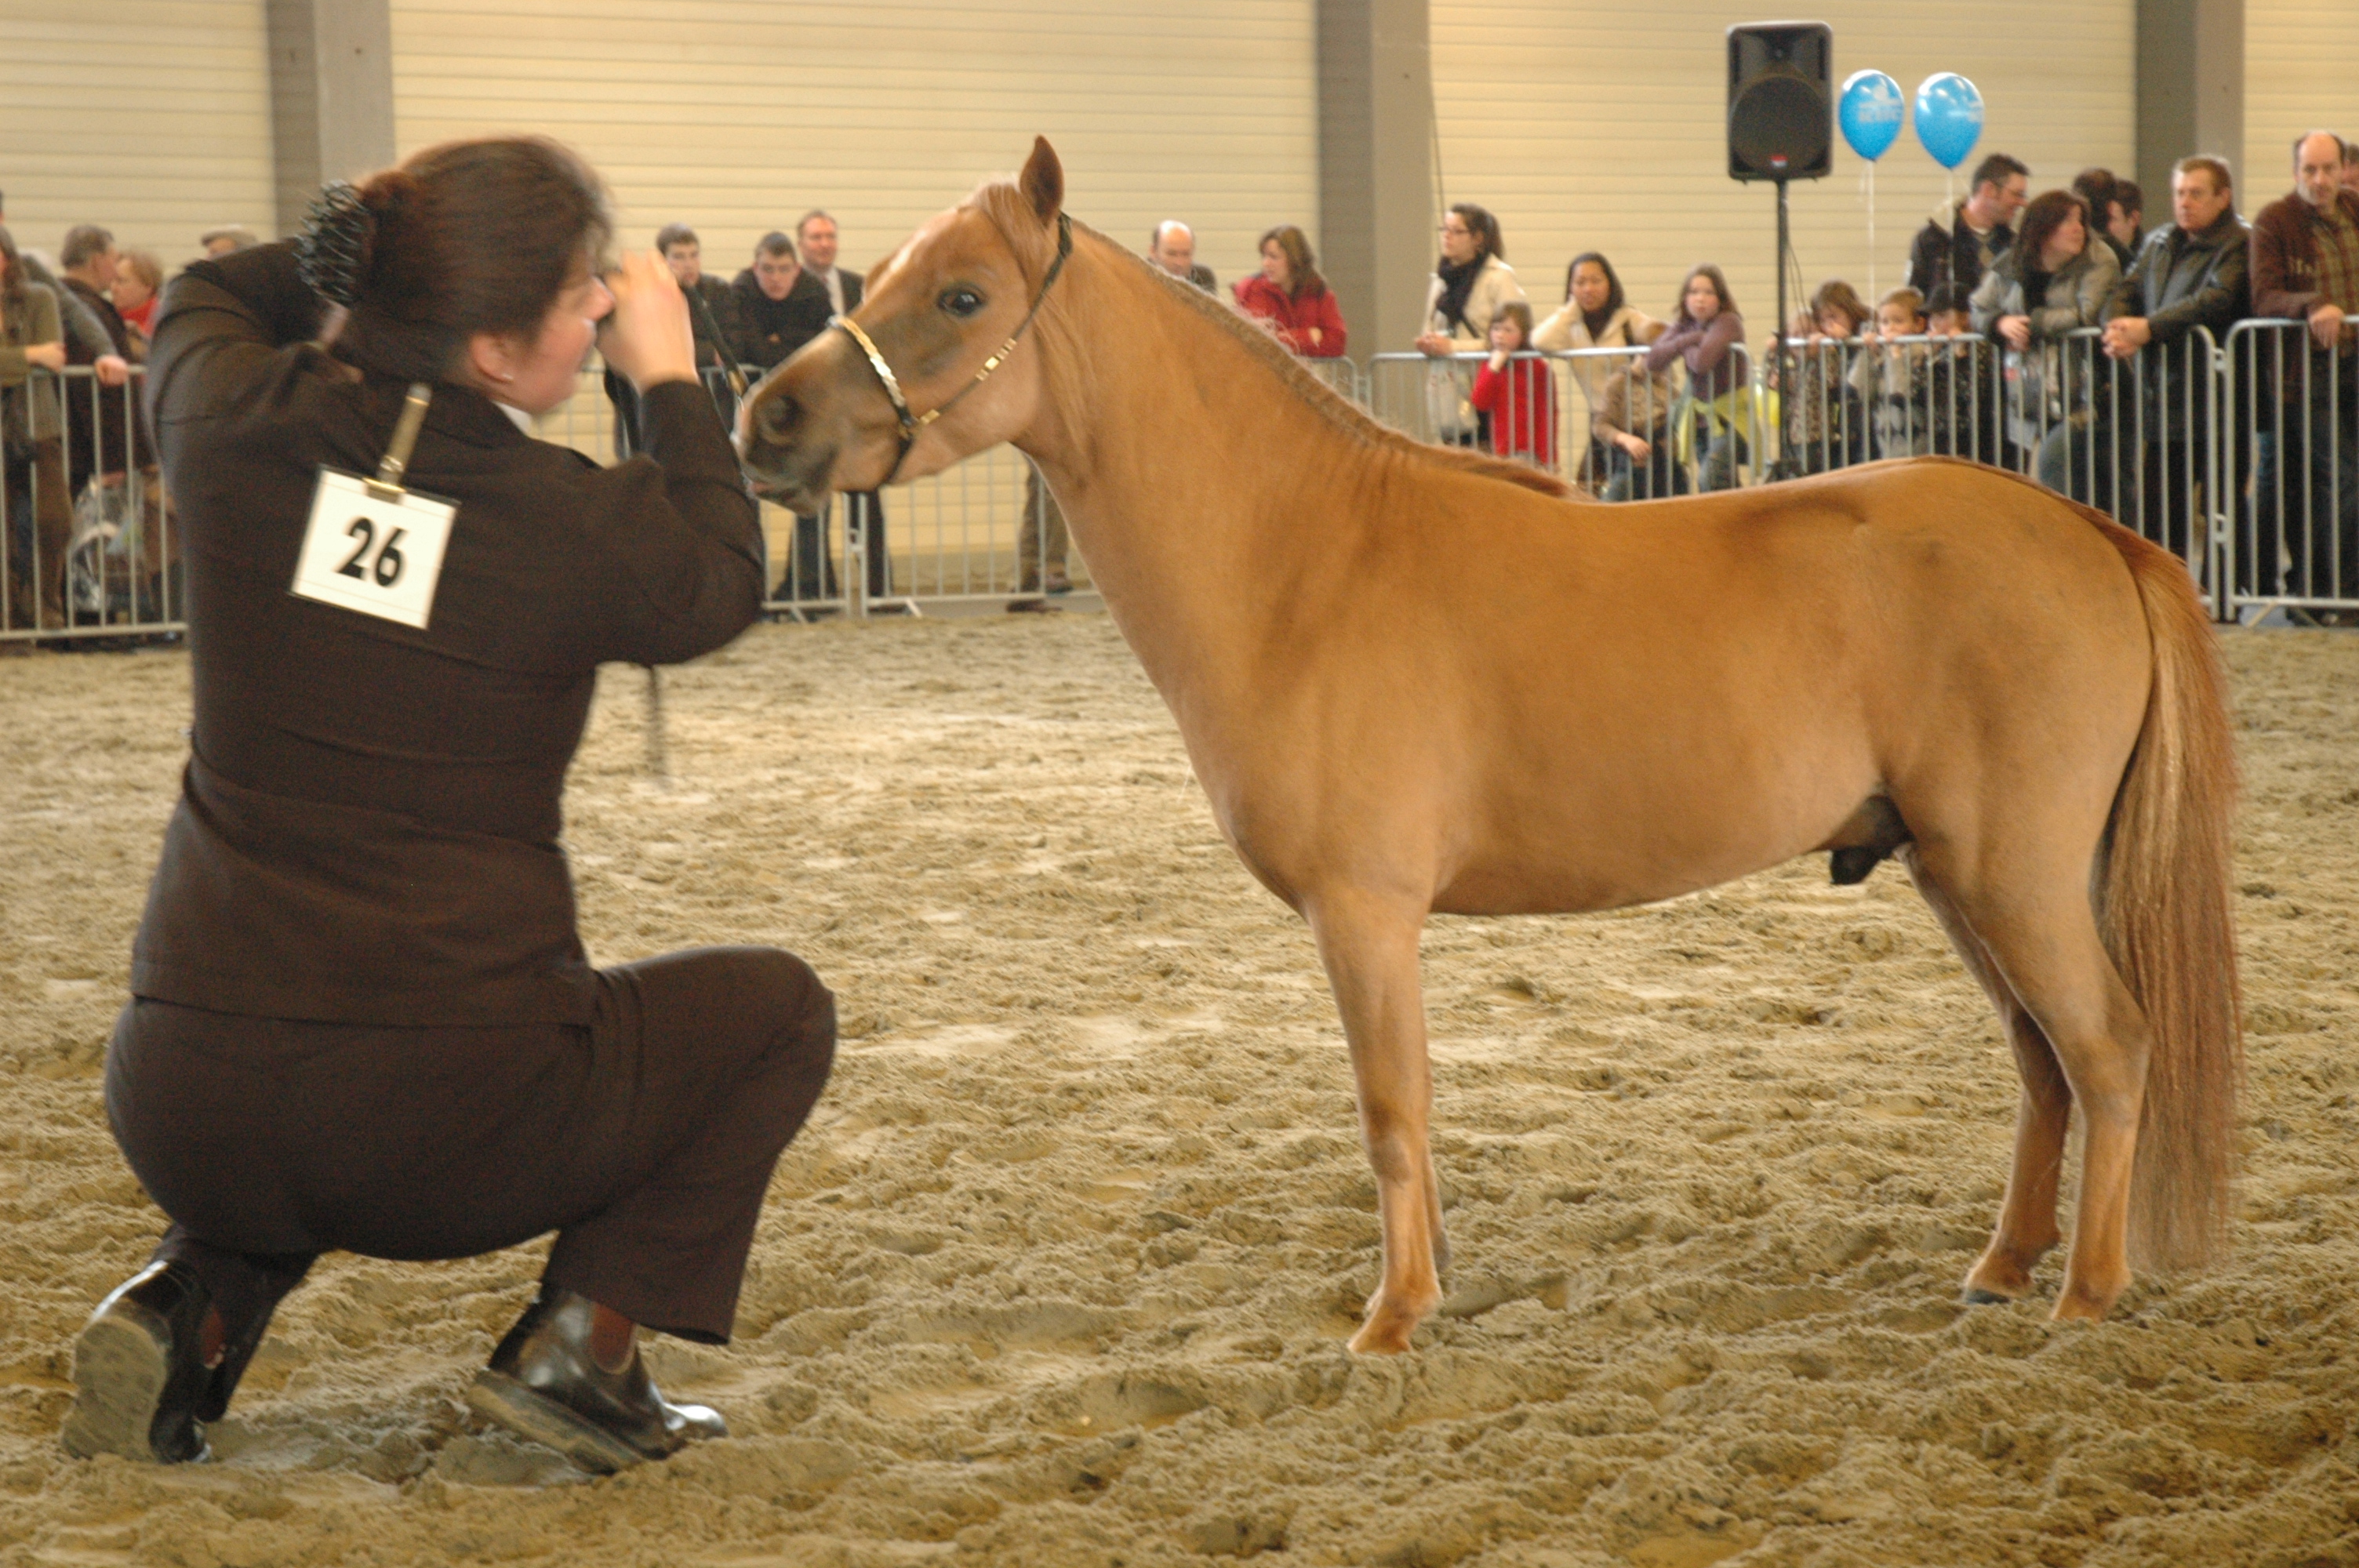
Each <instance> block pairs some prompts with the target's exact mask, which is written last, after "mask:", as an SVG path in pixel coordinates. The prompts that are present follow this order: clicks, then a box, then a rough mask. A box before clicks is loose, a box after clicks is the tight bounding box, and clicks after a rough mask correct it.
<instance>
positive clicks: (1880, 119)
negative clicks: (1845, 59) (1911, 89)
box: [1835, 70, 1902, 163]
mask: <svg viewBox="0 0 2359 1568" xmlns="http://www.w3.org/2000/svg"><path fill="white" fill-rule="evenodd" d="M1901 108H1902V103H1901V98H1900V83H1898V82H1897V81H1893V80H1892V78H1890V77H1888V76H1886V75H1885V74H1884V72H1882V71H1880V70H1854V71H1853V72H1852V73H1851V76H1850V78H1849V79H1848V80H1846V81H1844V82H1843V96H1842V98H1840V99H1838V100H1837V101H1836V103H1835V124H1838V125H1840V126H1841V127H1843V140H1844V141H1847V142H1849V143H1850V144H1851V150H1852V151H1854V152H1855V153H1857V154H1858V155H1859V156H1860V157H1864V158H1865V159H1866V160H1867V161H1868V162H1870V163H1874V162H1875V160H1876V159H1877V158H1880V157H1883V156H1884V155H1885V154H1886V153H1887V152H1889V151H1891V150H1892V144H1893V143H1895V142H1897V141H1898V140H1899V139H1900V118H1901Z"/></svg>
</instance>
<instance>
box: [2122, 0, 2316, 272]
mask: <svg viewBox="0 0 2359 1568" xmlns="http://www.w3.org/2000/svg"><path fill="white" fill-rule="evenodd" d="M2244 152H2245V0H2137V182H2138V186H2139V188H2140V189H2143V190H2144V191H2145V192H2146V221H2147V225H2148V226H2149V227H2151V226H2152V225H2154V224H2156V223H2165V222H2169V221H2170V166H2171V165H2172V164H2174V163H2177V162H2178V161H2179V160H2180V158H2183V157H2188V156H2189V155H2190V154H2193V153H2211V154H2212V155H2214V156H2216V157H2223V158H2226V159H2227V160H2228V167H2229V168H2232V169H2234V170H2235V172H2236V210H2237V211H2240V212H2245V213H2250V212H2251V211H2253V210H2254V208H2255V207H2256V205H2257V203H2258V196H2259V193H2260V192H2261V191H2264V190H2269V189H2274V187H2273V186H2271V185H2270V184H2268V183H2267V181H2266V180H2265V181H2263V182H2261V183H2259V184H2256V183H2255V178H2256V174H2258V173H2260V172H2263V171H2256V170H2253V169H2247V168H2240V167H2238V166H2239V164H2240V163H2241V161H2242V159H2243V157H2244ZM2267 172H2269V173H2271V174H2272V175H2274V174H2275V173H2277V172H2280V171H2267ZM2279 183H2282V181H2279Z"/></svg>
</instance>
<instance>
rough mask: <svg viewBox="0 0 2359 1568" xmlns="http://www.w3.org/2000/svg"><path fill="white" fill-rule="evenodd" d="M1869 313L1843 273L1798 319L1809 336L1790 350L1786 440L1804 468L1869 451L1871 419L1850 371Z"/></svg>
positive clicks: (1845, 462) (1814, 469)
mask: <svg viewBox="0 0 2359 1568" xmlns="http://www.w3.org/2000/svg"><path fill="white" fill-rule="evenodd" d="M1868 319H1869V316H1868V308H1867V305H1866V303H1865V302H1864V301H1863V300H1862V299H1861V298H1860V297H1859V291H1858V290H1857V289H1855V288H1854V287H1852V286H1851V285H1850V284H1848V283H1845V282H1844V281H1843V279H1841V278H1839V277H1831V278H1829V279H1827V281H1826V282H1824V283H1822V284H1821V285H1819V289H1818V292H1817V293H1815V294H1813V295H1811V296H1810V310H1809V312H1808V313H1807V314H1805V315H1802V316H1799V317H1797V318H1796V319H1795V321H1794V335H1795V336H1796V337H1798V338H1800V339H1802V340H1803V341H1801V342H1800V343H1799V344H1796V345H1794V346H1792V347H1791V348H1789V349H1788V354H1790V355H1791V356H1792V357H1793V359H1794V361H1795V369H1794V396H1793V398H1792V400H1791V402H1790V403H1789V404H1788V406H1787V411H1786V441H1787V450H1788V452H1790V453H1791V454H1793V456H1794V458H1795V460H1796V461H1795V468H1796V470H1798V471H1799V472H1802V473H1822V472H1824V471H1826V470H1829V469H1838V468H1846V467H1848V466H1850V465H1851V464H1853V463H1856V462H1860V461H1863V460H1864V459H1865V458H1866V456H1867V420H1866V418H1865V416H1864V409H1863V408H1862V406H1861V405H1860V402H1859V399H1858V398H1857V397H1856V396H1854V394H1853V393H1852V391H1851V389H1850V387H1849V386H1847V385H1846V384H1845V380H1844V372H1845V370H1846V369H1847V368H1848V367H1847V362H1848V361H1850V359H1851V358H1852V356H1853V354H1854V352H1855V351H1857V346H1858V345H1857V340H1858V339H1859V338H1860V337H1861V335H1862V334H1863V333H1864V331H1865V330H1866V327H1867V324H1868Z"/></svg>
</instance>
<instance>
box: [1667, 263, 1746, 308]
mask: <svg viewBox="0 0 2359 1568" xmlns="http://www.w3.org/2000/svg"><path fill="white" fill-rule="evenodd" d="M1700 277H1705V278H1710V279H1711V280H1712V292H1713V293H1714V294H1717V295H1719V296H1720V313H1721V314H1722V315H1723V316H1738V315H1742V314H1743V312H1742V311H1740V310H1738V309H1737V308H1736V297H1735V296H1734V295H1733V294H1731V293H1729V292H1728V275H1727V274H1726V273H1724V272H1723V271H1721V270H1720V268H1719V267H1717V266H1715V265H1712V263H1710V262H1698V263H1696V265H1693V266H1691V267H1690V268H1688V275H1687V276H1685V277H1683V278H1681V279H1680V302H1679V308H1677V309H1676V310H1674V311H1673V312H1672V315H1673V317H1674V318H1676V319H1679V320H1681V321H1692V320H1694V319H1695V318H1694V317H1692V316H1690V315H1689V314H1688V287H1689V286H1690V284H1692V283H1694V282H1695V280H1696V279H1697V278H1700Z"/></svg>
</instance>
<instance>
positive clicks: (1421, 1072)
mask: <svg viewBox="0 0 2359 1568" xmlns="http://www.w3.org/2000/svg"><path fill="white" fill-rule="evenodd" d="M1304 913H1305V914H1308V915H1309V917H1310V929H1311V932H1312V935H1315V936H1316V937H1317V938H1318V941H1319V956H1320V957H1321V960H1322V961H1323V962H1324V963H1325V964H1326V966H1327V982H1328V984H1329V985H1330V986H1331V987H1332V989H1333V990H1334V992H1335V1005H1336V1007H1337V1009H1338V1010H1339V1011H1341V1012H1342V1013H1343V1036H1344V1039H1345V1040H1346V1041H1347V1042H1349V1044H1350V1045H1351V1050H1352V1077H1353V1087H1354V1088H1355V1089H1356V1091H1357V1093H1358V1096H1359V1104H1360V1136H1361V1138H1362V1140H1363V1141H1364V1143H1365V1144H1366V1147H1367V1151H1368V1162H1369V1163H1370V1164H1371V1165H1372V1166H1374V1167H1375V1175H1376V1211H1377V1214H1378V1216H1379V1217H1380V1218H1381V1220H1382V1222H1383V1227H1384V1249H1385V1254H1384V1280H1383V1282H1382V1283H1381V1284H1379V1285H1378V1286H1377V1287H1376V1293H1375V1295H1373V1296H1371V1297H1370V1298H1369V1299H1368V1307H1367V1315H1366V1317H1365V1318H1364V1320H1363V1321H1362V1323H1361V1325H1360V1331H1359V1332H1358V1333H1357V1334H1355V1335H1353V1336H1352V1348H1353V1350H1355V1351H1360V1352H1363V1353H1365V1352H1371V1351H1398V1350H1406V1349H1408V1341H1409V1336H1410V1334H1411V1333H1413V1332H1414V1331H1415V1330H1416V1328H1417V1325H1418V1324H1419V1322H1420V1321H1421V1320H1423V1318H1424V1317H1425V1315H1426V1314H1428V1313H1430V1312H1431V1311H1432V1310H1433V1309H1434V1308H1435V1307H1436V1306H1438V1305H1439V1304H1440V1301H1441V1283H1440V1273H1439V1270H1440V1264H1441V1261H1442V1260H1443V1259H1444V1257H1446V1254H1447V1249H1446V1248H1445V1247H1444V1245H1443V1243H1442V1239H1441V1194H1440V1184H1438V1182H1437V1181H1436V1179H1435V1176H1434V1172H1433V1153H1432V1149H1431V1147H1430V1142H1429V1124H1430V1116H1431V1113H1432V1108H1433V1074H1432V1069H1431V1067H1430V1064H1429V1063H1428V1061H1427V1059H1426V1050H1425V1001H1424V998H1423V995H1422V993H1421V992H1420V990H1419V984H1418V952H1417V944H1418V932H1419V928H1420V926H1421V925H1423V924H1424V915H1425V912H1424V910H1423V909H1422V908H1419V907H1416V906H1412V905H1408V904H1406V903H1395V902H1389V901H1382V900H1375V899H1369V898H1367V897H1365V896H1364V895H1354V894H1351V893H1344V894H1341V895H1337V896H1333V897H1327V898H1321V899H1319V900H1317V901H1315V902H1310V903H1307V905H1306V908H1305V911H1304Z"/></svg>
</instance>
